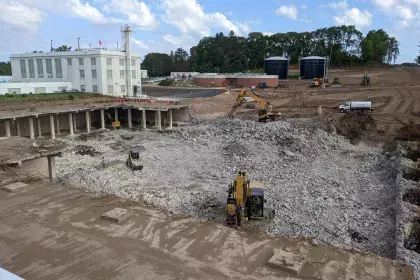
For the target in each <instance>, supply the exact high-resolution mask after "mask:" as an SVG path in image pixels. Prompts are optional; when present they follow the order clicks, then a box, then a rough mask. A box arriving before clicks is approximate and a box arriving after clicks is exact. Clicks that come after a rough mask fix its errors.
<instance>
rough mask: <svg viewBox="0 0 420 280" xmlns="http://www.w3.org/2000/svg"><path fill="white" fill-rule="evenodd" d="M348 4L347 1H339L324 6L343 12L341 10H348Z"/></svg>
mask: <svg viewBox="0 0 420 280" xmlns="http://www.w3.org/2000/svg"><path fill="white" fill-rule="evenodd" d="M348 6H349V5H348V4H347V1H346V0H344V1H339V2H332V3H329V4H328V5H326V7H329V8H332V9H337V10H343V9H347V8H348Z"/></svg>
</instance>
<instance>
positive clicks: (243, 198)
mask: <svg viewBox="0 0 420 280" xmlns="http://www.w3.org/2000/svg"><path fill="white" fill-rule="evenodd" d="M265 202H266V200H265V199H264V186H263V184H262V183H259V182H253V181H250V180H248V177H247V175H246V173H245V172H242V171H239V172H238V174H237V175H236V178H235V180H234V181H233V183H232V184H231V185H230V186H229V189H228V198H227V206H226V210H227V219H226V224H227V225H228V226H232V227H242V226H243V225H244V223H245V221H247V220H248V221H249V220H252V219H259V220H261V219H272V218H273V217H274V214H275V213H274V210H273V209H269V208H265V207H264V204H265Z"/></svg>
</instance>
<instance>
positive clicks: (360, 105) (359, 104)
mask: <svg viewBox="0 0 420 280" xmlns="http://www.w3.org/2000/svg"><path fill="white" fill-rule="evenodd" d="M338 109H339V110H340V112H342V113H345V112H348V111H372V110H373V109H372V102H371V101H351V102H345V103H344V104H343V105H340V106H339V107H338Z"/></svg>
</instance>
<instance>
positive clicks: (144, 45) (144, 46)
mask: <svg viewBox="0 0 420 280" xmlns="http://www.w3.org/2000/svg"><path fill="white" fill-rule="evenodd" d="M131 42H133V43H134V44H135V45H136V46H138V47H139V48H142V49H148V48H149V46H148V45H146V44H145V43H143V42H142V41H140V40H136V39H134V38H131Z"/></svg>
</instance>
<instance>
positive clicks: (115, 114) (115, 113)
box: [114, 108, 118, 122]
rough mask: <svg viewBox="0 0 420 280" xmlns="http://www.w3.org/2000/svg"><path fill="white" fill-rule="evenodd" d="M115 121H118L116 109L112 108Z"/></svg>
mask: <svg viewBox="0 0 420 280" xmlns="http://www.w3.org/2000/svg"><path fill="white" fill-rule="evenodd" d="M114 116H115V121H116V122H117V121H118V108H114Z"/></svg>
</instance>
